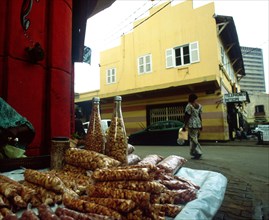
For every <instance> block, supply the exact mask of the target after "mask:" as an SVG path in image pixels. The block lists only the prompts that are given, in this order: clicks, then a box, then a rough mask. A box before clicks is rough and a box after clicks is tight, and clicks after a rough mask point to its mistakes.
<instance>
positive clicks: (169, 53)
mask: <svg viewBox="0 0 269 220" xmlns="http://www.w3.org/2000/svg"><path fill="white" fill-rule="evenodd" d="M165 58H166V68H171V67H174V49H173V48H169V49H166V51H165Z"/></svg>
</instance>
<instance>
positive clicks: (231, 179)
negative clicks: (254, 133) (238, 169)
mask: <svg viewBox="0 0 269 220" xmlns="http://www.w3.org/2000/svg"><path fill="white" fill-rule="evenodd" d="M201 144H202V146H216V147H218V146H235V147H236V146H238V147H239V146H240V147H242V146H243V147H268V148H269V145H268V144H265V143H264V144H257V140H242V141H240V140H235V141H228V142H203V141H201ZM268 156H269V151H268ZM192 166H194V168H195V166H197V167H198V166H199V168H200V169H209V170H214V171H216V172H220V173H222V174H224V175H225V176H226V177H227V179H228V184H227V189H226V193H225V197H224V200H223V203H222V206H221V207H220V209H219V211H218V212H217V214H216V215H215V217H214V218H213V220H269V198H267V199H266V198H265V197H266V195H268V194H266V191H267V192H268V189H267V190H265V189H264V192H265V194H264V195H261V193H260V192H261V191H262V190H263V189H261V188H260V184H255V183H254V182H249V181H246V177H243V176H235V175H234V174H233V173H232V172H230V170H227V169H225V168H223V167H217V166H216V167H210V165H208V164H204V163H203V160H201V162H200V163H199V164H198V165H194V164H193V165H192ZM268 166H269V164H268ZM266 186H267V187H268V188H269V180H268V182H267V185H266Z"/></svg>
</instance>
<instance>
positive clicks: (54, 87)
mask: <svg viewBox="0 0 269 220" xmlns="http://www.w3.org/2000/svg"><path fill="white" fill-rule="evenodd" d="M28 2H30V0H29V1H28ZM22 3H23V0H20V1H18V0H1V1H0V33H1V34H0V96H1V97H2V98H3V99H5V100H6V101H7V102H8V103H9V104H10V105H11V106H13V107H14V108H15V109H16V110H17V111H18V112H19V113H20V114H21V115H23V116H24V117H26V118H27V119H28V120H29V121H30V122H31V123H32V124H33V126H34V128H35V130H36V136H35V139H34V141H33V142H32V143H31V145H30V146H29V147H28V149H27V155H29V156H34V155H41V154H47V153H48V152H49V147H50V140H51V138H52V137H54V136H68V137H69V136H70V134H71V119H72V118H73V116H72V113H73V105H74V104H73V93H74V90H73V78H74V76H73V63H72V59H71V48H72V40H71V36H72V0H57V1H51V0H39V1H35V0H33V4H32V8H31V10H30V12H29V14H28V16H27V18H28V19H29V20H30V22H31V23H30V26H29V28H28V30H27V32H26V35H25V33H24V30H23V27H22V26H21V23H20V18H21V9H22ZM36 42H39V43H40V45H41V47H42V48H43V50H44V53H45V56H44V59H43V60H42V61H39V62H37V63H32V62H31V61H30V59H29V56H28V54H27V53H26V51H25V48H27V47H32V46H33V43H36Z"/></svg>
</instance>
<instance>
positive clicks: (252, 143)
mask: <svg viewBox="0 0 269 220" xmlns="http://www.w3.org/2000/svg"><path fill="white" fill-rule="evenodd" d="M200 142H201V144H202V145H203V146H225V145H226V146H243V147H248V146H249V147H269V142H263V143H261V144H260V143H258V140H255V139H249V140H245V139H244V140H241V141H240V140H237V139H235V140H234V141H202V140H201V141H200Z"/></svg>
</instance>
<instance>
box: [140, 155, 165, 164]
mask: <svg viewBox="0 0 269 220" xmlns="http://www.w3.org/2000/svg"><path fill="white" fill-rule="evenodd" d="M162 160H163V157H162V156H160V155H157V154H150V155H148V156H146V157H144V158H143V159H142V160H141V161H140V162H139V163H138V164H139V165H145V164H151V165H157V164H158V163H159V162H161V161H162Z"/></svg>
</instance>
